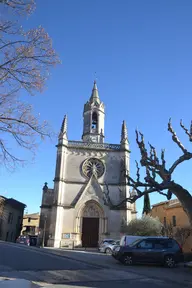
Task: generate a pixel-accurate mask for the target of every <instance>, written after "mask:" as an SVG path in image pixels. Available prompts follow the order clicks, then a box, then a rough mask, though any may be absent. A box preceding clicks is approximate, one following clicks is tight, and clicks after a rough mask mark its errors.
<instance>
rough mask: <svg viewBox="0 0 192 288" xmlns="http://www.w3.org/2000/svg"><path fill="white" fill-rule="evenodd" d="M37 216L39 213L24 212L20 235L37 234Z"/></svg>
mask: <svg viewBox="0 0 192 288" xmlns="http://www.w3.org/2000/svg"><path fill="white" fill-rule="evenodd" d="M39 217H40V216H39V213H33V214H25V215H24V216H23V228H22V231H21V235H38V234H39Z"/></svg>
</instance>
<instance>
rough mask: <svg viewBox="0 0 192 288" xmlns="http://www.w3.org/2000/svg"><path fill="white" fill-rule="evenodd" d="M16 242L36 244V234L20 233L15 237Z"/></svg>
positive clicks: (29, 244) (28, 244)
mask: <svg viewBox="0 0 192 288" xmlns="http://www.w3.org/2000/svg"><path fill="white" fill-rule="evenodd" d="M16 243H19V244H24V245H27V246H36V245H37V236H31V235H21V236H19V237H18V238H17V240H16Z"/></svg>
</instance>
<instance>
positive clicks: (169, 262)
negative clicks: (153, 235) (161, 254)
mask: <svg viewBox="0 0 192 288" xmlns="http://www.w3.org/2000/svg"><path fill="white" fill-rule="evenodd" d="M164 264H165V266H166V267H168V268H174V267H175V266H176V262H175V258H174V256H172V255H168V256H165V259H164Z"/></svg>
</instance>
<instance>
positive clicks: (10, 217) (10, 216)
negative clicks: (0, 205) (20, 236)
mask: <svg viewBox="0 0 192 288" xmlns="http://www.w3.org/2000/svg"><path fill="white" fill-rule="evenodd" d="M12 222H13V213H9V217H8V224H12Z"/></svg>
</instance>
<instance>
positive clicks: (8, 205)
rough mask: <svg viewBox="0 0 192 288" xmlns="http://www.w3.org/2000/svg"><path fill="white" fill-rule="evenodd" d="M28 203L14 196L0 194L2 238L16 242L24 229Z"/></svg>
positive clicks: (0, 234) (0, 229)
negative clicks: (23, 224) (23, 222)
mask: <svg viewBox="0 0 192 288" xmlns="http://www.w3.org/2000/svg"><path fill="white" fill-rule="evenodd" d="M25 207H26V205H25V204H24V203H21V202H19V201H17V200H15V199H13V198H6V197H3V196H0V239H1V240H3V241H9V242H15V240H16V239H17V237H18V236H19V235H20V232H21V230H22V221H23V213H24V209H25Z"/></svg>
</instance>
